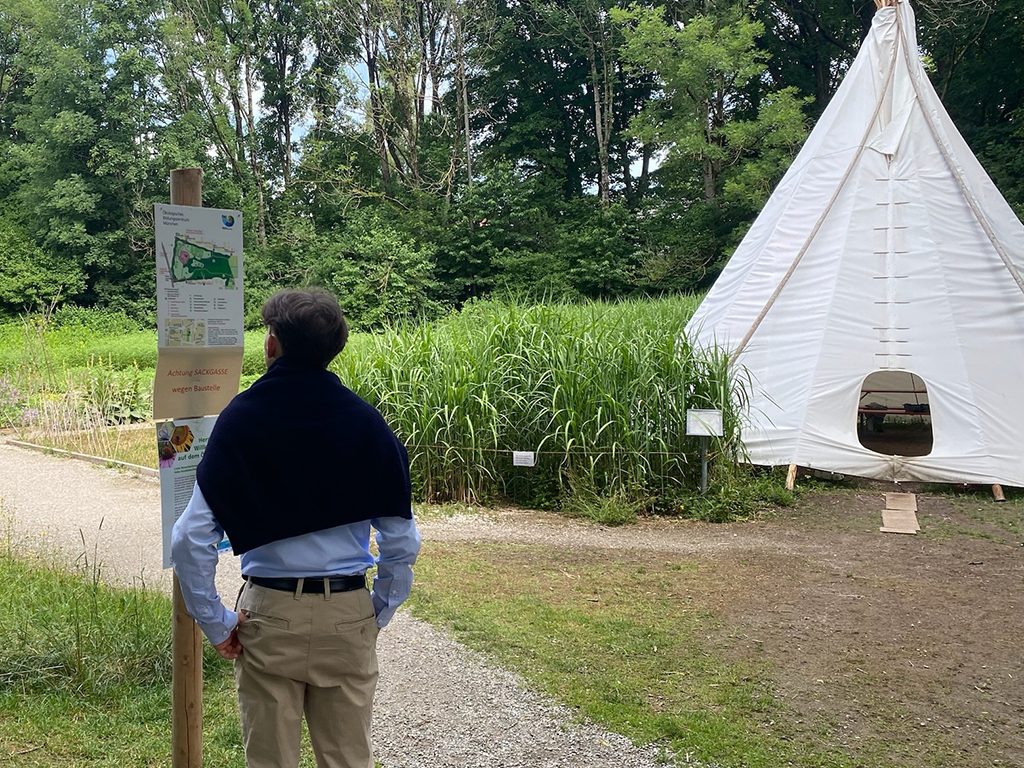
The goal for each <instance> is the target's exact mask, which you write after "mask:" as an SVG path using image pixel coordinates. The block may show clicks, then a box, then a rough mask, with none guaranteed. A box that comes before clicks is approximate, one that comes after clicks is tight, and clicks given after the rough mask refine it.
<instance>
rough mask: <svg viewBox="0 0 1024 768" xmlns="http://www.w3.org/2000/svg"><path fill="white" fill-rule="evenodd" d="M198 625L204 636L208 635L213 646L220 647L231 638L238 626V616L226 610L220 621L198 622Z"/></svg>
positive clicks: (207, 637)
mask: <svg viewBox="0 0 1024 768" xmlns="http://www.w3.org/2000/svg"><path fill="white" fill-rule="evenodd" d="M196 624H198V625H199V628H200V629H201V630H202V631H203V634H204V635H206V639H207V640H209V641H210V643H211V644H212V645H220V644H221V643H223V642H224V641H225V640H227V639H228V638H229V637H231V632H232V631H233V630H234V628H235V627H237V626H238V614H237V613H235V612H234V611H229V610H228V609H227V608H225V609H224V614H223V616H222V617H221V618H220V619H219V620H217V621H210V622H198V621H197V622H196Z"/></svg>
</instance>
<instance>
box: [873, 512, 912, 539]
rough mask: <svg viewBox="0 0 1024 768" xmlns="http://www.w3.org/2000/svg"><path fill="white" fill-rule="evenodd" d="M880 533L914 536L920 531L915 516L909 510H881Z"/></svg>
mask: <svg viewBox="0 0 1024 768" xmlns="http://www.w3.org/2000/svg"><path fill="white" fill-rule="evenodd" d="M878 530H880V531H881V532H882V533H910V534H915V533H917V532H918V531H920V530H921V527H920V526H919V525H918V524H917V514H916V513H915V512H914V511H913V510H910V509H883V510H882V527H881V528H879V529H878Z"/></svg>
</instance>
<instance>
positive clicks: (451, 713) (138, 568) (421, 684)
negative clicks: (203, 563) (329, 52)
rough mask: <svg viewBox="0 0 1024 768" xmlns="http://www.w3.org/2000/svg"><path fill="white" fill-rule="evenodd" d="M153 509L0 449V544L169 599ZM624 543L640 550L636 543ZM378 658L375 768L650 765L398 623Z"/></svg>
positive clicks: (121, 483)
mask: <svg viewBox="0 0 1024 768" xmlns="http://www.w3.org/2000/svg"><path fill="white" fill-rule="evenodd" d="M159 497H160V493H159V485H158V483H157V482H156V481H155V480H152V479H147V478H141V477H137V476H134V475H128V474H124V473H121V472H119V471H117V470H111V469H104V468H101V467H96V466H93V465H89V464H86V463H83V462H78V461H74V460H71V459H63V458H56V457H53V456H47V455H44V454H39V453H34V452H31V451H27V450H24V449H20V448H15V447H12V446H8V445H4V444H0V525H2V526H3V527H2V528H0V538H2V539H7V540H8V541H11V542H13V544H14V546H15V547H17V548H18V549H19V550H20V551H23V552H29V553H34V554H37V555H39V556H41V557H44V558H57V559H59V560H63V561H66V562H68V563H69V564H74V563H77V564H78V565H80V566H84V567H90V568H91V567H93V566H94V565H95V564H96V563H99V564H100V565H101V567H102V573H103V575H104V578H105V579H107V580H108V581H112V582H118V583H123V584H138V583H140V582H142V583H144V584H145V585H147V586H149V587H152V588H155V589H160V590H163V591H166V592H168V593H169V592H170V581H171V579H170V571H164V570H162V569H161V551H160V550H161V535H160V512H159V504H160V499H159ZM553 525H554V524H553V523H552V522H551V521H549V522H548V523H546V524H545V526H547V527H544V528H543V530H542V535H544V536H546V537H548V539H547V540H548V541H551V540H552V539H551V537H553V536H556V535H557V536H558V537H559V538H560V539H561V538H563V537H564V536H569V538H570V540H572V538H573V537H574V536H576V537H577V538H578V536H582V535H583V533H581V532H582V531H584V527H583V526H572V525H569V526H567V528H566V530H563V531H560V532H559V531H558V530H557V529H555V528H552V526H553ZM508 527H509V521H507V520H506V521H502V520H501V519H500V516H499V518H493V519H492V518H486V519H484V518H481V519H479V520H478V519H477V518H473V517H469V516H464V517H461V518H458V519H456V520H450V521H428V522H426V523H425V524H424V525H423V533H424V538H426V539H427V540H430V539H431V538H432V537H435V536H436V537H438V538H442V537H443V538H452V537H453V536H454V537H459V538H481V539H483V540H487V539H489V538H494V539H495V540H497V538H498V537H499V535H500V531H501V530H506V533H508V531H507V529H508ZM517 528H518V526H517ZM528 528H529V529H530V530H535V531H536V530H537V529H536V527H535V526H534V525H532V524H531V525H530V526H528ZM526 530H527V528H520V530H519V531H517V532H516V533H518V534H524V535H525V531H526ZM574 530H575V531H577V533H576V534H574V533H572V531H574ZM635 535H636V536H637V537H639V538H638V539H637V540H638V541H639V540H642V539H643V538H644V532H643V531H636V532H635ZM613 538H614V537H613ZM611 545H614V544H611ZM221 563H222V565H221V567H220V568H218V576H217V583H218V588H219V589H220V591H221V594H222V595H225V596H231V595H233V594H234V592H235V590H236V589H237V586H238V584H239V572H238V561H237V559H236V558H233V557H232V558H223V559H222V561H221ZM379 653H380V663H381V670H382V674H381V679H380V685H379V687H378V692H377V707H376V710H375V726H374V741H375V745H376V752H377V759H378V760H380V761H381V762H382V763H383V764H384V765H385V766H386V768H398V766H408V767H409V768H420V767H422V768H556V767H557V768H561V767H563V766H564V767H565V768H654V766H655V765H656V764H657V763H656V761H655V750H654V749H653V748H647V749H638V748H636V747H634V746H633V745H632V744H631V743H630V742H629V741H628V740H627V739H625V738H623V737H621V736H618V735H616V734H611V733H608V732H606V731H603V730H601V729H599V728H597V727H596V726H594V725H592V724H587V723H581V722H579V720H578V718H577V717H575V715H574V713H572V712H571V711H569V710H567V709H565V708H563V707H559V706H557V705H555V704H554V703H552V702H551V701H549V700H546V699H545V698H543V697H541V696H539V695H537V694H535V693H533V692H530V691H528V690H526V689H525V687H524V686H523V683H522V681H521V680H520V679H519V678H517V677H516V676H515V675H512V674H510V673H508V672H506V671H504V670H502V669H500V668H497V667H496V666H495V665H493V664H491V663H490V662H488V661H486V660H485V659H484V658H483V657H482V656H480V655H479V654H477V653H475V652H473V651H471V650H469V649H467V648H465V647H463V646H462V645H460V644H459V643H457V642H455V641H454V640H453V639H451V637H449V636H448V635H447V634H445V633H444V632H443V631H441V630H438V629H436V628H434V627H432V626H431V625H429V624H427V623H425V622H422V621H419V620H417V619H415V618H413V617H412V616H410V615H408V614H407V613H399V614H398V616H396V618H395V620H394V621H393V622H392V623H391V625H390V626H389V627H388V628H387V629H386V630H385V631H384V632H382V633H381V636H380V645H379Z"/></svg>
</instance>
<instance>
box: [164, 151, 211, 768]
mask: <svg viewBox="0 0 1024 768" xmlns="http://www.w3.org/2000/svg"><path fill="white" fill-rule="evenodd" d="M202 204H203V169H202V168H181V169H179V170H175V171H171V205H193V206H202ZM173 588H174V607H173V613H172V617H171V621H172V625H173V626H172V632H171V766H172V768H201V767H202V764H203V636H202V633H201V632H200V631H199V626H198V625H197V624H196V623H195V621H194V620H193V619H192V617H191V616H189V614H188V609H187V608H186V607H185V600H184V598H183V597H182V595H181V585H180V584H179V583H178V576H177V574H175V575H174V587H173Z"/></svg>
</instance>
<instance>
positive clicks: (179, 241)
mask: <svg viewBox="0 0 1024 768" xmlns="http://www.w3.org/2000/svg"><path fill="white" fill-rule="evenodd" d="M233 261H234V264H233V263H232V262H233ZM237 268H238V267H237V261H235V259H234V256H231V255H230V254H226V253H218V252H217V251H214V250H212V249H210V248H205V247H203V246H201V245H197V244H196V243H190V242H189V241H188V240H185V239H183V238H180V237H175V238H174V257H173V258H172V259H171V277H172V278H173V279H174V281H175V282H181V281H196V280H215V279H221V280H223V281H224V287H225V288H234V287H235V272H236V270H237Z"/></svg>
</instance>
